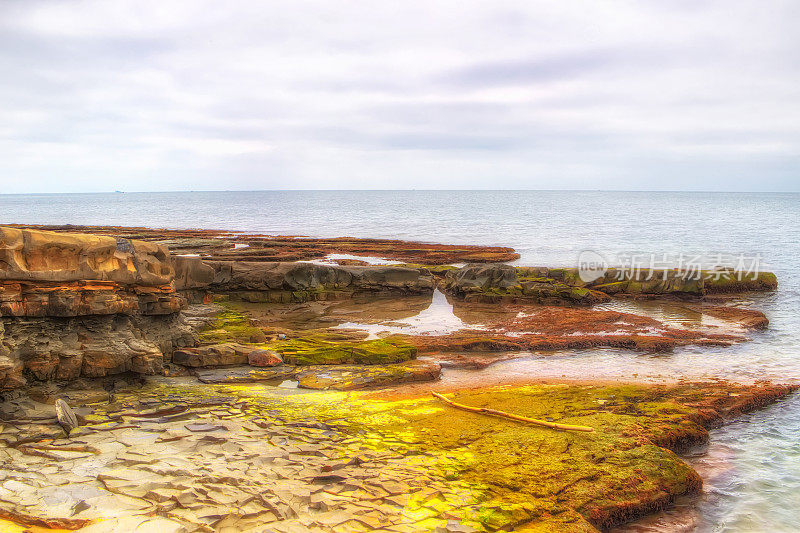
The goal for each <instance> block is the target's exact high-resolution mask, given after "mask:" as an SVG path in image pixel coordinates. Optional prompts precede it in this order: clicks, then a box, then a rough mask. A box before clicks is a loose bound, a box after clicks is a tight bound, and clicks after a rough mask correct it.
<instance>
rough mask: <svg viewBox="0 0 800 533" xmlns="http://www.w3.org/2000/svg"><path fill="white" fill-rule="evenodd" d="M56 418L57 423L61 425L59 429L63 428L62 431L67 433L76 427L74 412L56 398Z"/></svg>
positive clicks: (65, 403)
mask: <svg viewBox="0 0 800 533" xmlns="http://www.w3.org/2000/svg"><path fill="white" fill-rule="evenodd" d="M55 407H56V418H57V419H58V423H59V424H61V427H62V428H64V431H66V432H67V435H69V432H70V431H72V430H73V429H75V428H76V427H78V418H77V417H76V416H75V412H74V411H73V410H72V408H71V407H70V406H69V404H67V402H65V401H64V400H62V399H61V398H58V399H57V400H56V405H55Z"/></svg>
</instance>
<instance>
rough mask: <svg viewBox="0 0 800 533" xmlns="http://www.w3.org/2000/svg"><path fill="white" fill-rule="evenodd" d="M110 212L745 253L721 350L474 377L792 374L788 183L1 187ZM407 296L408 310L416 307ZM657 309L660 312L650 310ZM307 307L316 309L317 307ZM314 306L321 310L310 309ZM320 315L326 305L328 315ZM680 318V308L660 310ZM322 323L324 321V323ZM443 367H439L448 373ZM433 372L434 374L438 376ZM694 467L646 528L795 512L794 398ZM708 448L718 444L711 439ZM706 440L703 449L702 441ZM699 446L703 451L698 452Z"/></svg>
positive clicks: (54, 211)
mask: <svg viewBox="0 0 800 533" xmlns="http://www.w3.org/2000/svg"><path fill="white" fill-rule="evenodd" d="M11 222H19V223H41V224H66V223H72V224H103V225H109V224H116V225H139V226H150V227H153V226H159V227H172V228H186V227H195V228H198V227H199V228H217V229H240V230H249V231H255V232H262V233H271V234H306V235H314V236H328V237H333V236H354V237H382V238H399V239H411V240H414V239H416V240H423V241H430V242H443V243H474V244H486V245H503V246H512V247H514V248H516V249H517V251H518V252H519V253H520V254H521V255H522V258H521V259H520V261H519V263H521V264H526V265H562V266H575V264H576V261H577V257H578V255H579V253H580V252H581V251H582V250H587V249H589V250H595V251H597V252H599V253H601V254H603V255H604V256H606V257H612V256H618V257H619V256H624V255H625V254H635V253H643V254H645V255H649V254H657V255H659V256H660V254H663V253H668V254H671V255H670V259H674V258H676V257H679V256H680V254H684V256H694V255H702V256H704V257H705V260H704V262H705V263H706V264H713V263H715V262H718V261H717V260H716V259H715V257H716V254H726V255H729V256H737V255H740V254H743V255H746V256H747V257H749V258H753V257H758V258H759V261H760V262H761V263H762V266H763V267H764V268H766V269H770V270H773V271H774V272H776V274H777V275H778V279H779V283H780V288H779V290H778V291H777V292H776V293H775V294H771V295H762V296H757V297H752V298H748V299H745V300H744V301H742V302H741V303H742V305H746V306H753V307H756V308H758V309H761V310H763V311H764V312H765V313H766V314H767V316H768V317H769V319H770V327H769V328H768V329H767V330H766V331H763V332H753V333H750V334H749V336H750V337H751V338H752V342H748V343H743V344H739V345H735V346H732V347H730V348H682V349H679V350H676V351H675V352H674V353H671V354H659V355H648V354H634V353H630V352H618V351H615V350H593V351H585V352H581V353H577V354H570V355H563V356H536V355H532V357H530V358H528V359H522V360H516V361H508V362H504V363H499V364H497V365H494V366H492V367H489V368H488V369H486V370H485V371H484V372H486V374H481V376H482V379H489V378H492V379H507V378H509V377H513V376H521V377H525V376H531V375H535V376H540V375H551V376H553V377H560V376H561V375H562V374H563V375H564V376H568V375H578V374H580V375H582V376H583V377H584V378H592V377H595V378H599V379H602V378H616V377H627V378H629V379H630V378H642V379H646V380H653V381H658V380H663V379H676V378H681V377H685V378H687V379H693V378H702V377H726V378H730V379H738V380H743V381H752V380H756V379H763V378H772V379H777V380H780V381H797V380H798V379H800V313H798V311H797V310H798V308H800V261H798V258H799V257H800V194H767V193H764V194H754V193H753V194H751V193H638V192H634V193H630V192H629V193H626V192H558V191H507V192H498V191H469V192H456V191H369V192H356V191H318V192H294V191H284V192H256V193H253V192H244V193H243V192H226V193H207V192H204V193H158V194H145V193H136V194H132V193H128V194H96V195H14V196H0V223H11ZM426 306H427V304H426V303H424V302H423V303H422V304H420V307H419V308H418V309H417V310H416V312H415V313H410V314H405V315H404V314H403V313H400V312H399V311H398V312H397V316H398V317H399V318H403V317H408V316H412V315H413V314H416V313H418V312H419V311H421V310H423V309H425V307H426ZM659 312H663V313H665V318H669V317H670V315H671V314H672V313H673V311H669V310H663V311H659ZM318 318H319V317H318ZM322 318H326V317H322ZM328 318H329V317H328ZM672 318H674V319H675V320H683V319H682V318H681V317H680V316H674V317H672ZM329 324H330V323H329ZM456 372H466V371H448V373H447V375H451V376H454V377H455V376H457V375H458V374H457V373H456ZM447 375H446V378H447ZM713 436H714V444H713V445H712V447H711V449H710V451H709V453H708V454H707V455H705V456H701V457H698V458H695V459H693V460H694V461H698V464H700V463H701V462H702V461H704V460H705V461H710V462H713V461H714V460H716V459H715V458H716V457H723V458H724V460H722V459H721V461H723V462H724V464H725V468H724V469H722V471H724V474H722V475H720V476H718V477H707V484H706V491H707V492H706V493H704V495H703V496H702V498H701V499H700V501H699V502H698V506H697V507H696V510H697V513H698V514H696V515H694V517H692V516H691V513H684V514H680V512H677V513H673V515H671V516H666V517H661V518H658V519H656V520H661V519H663V521H661V522H658V523H656V525H653V526H647V525H646V524H642V525H641V527H649V528H650V529H649V530H650V531H663V530H668V529H673V530H677V531H680V530H692V529H696V530H700V531H765V530H771V531H796V530H797V523H800V501H798V498H800V496H799V495H800V444H798V443H800V399H798V397H797V396H796V397H794V398H792V399H790V400H788V401H786V402H783V403H782V404H780V405H777V406H773V407H771V408H768V409H766V410H764V411H762V412H759V413H756V414H753V415H751V416H748V417H746V418H744V419H743V420H742V421H740V422H736V423H734V424H731V425H729V426H726V427H725V428H722V429H720V430H715V432H714V434H713ZM715 446H716V447H718V448H715ZM715 450H716V451H715ZM704 457H705V459H704Z"/></svg>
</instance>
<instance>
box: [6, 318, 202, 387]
mask: <svg viewBox="0 0 800 533" xmlns="http://www.w3.org/2000/svg"><path fill="white" fill-rule="evenodd" d="M0 323H2V324H3V328H2V331H0V337H2V343H3V344H0V346H3V347H2V348H0V351H2V350H7V354H8V355H6V356H5V358H4V357H3V356H2V355H0V388H15V387H19V386H22V385H24V384H25V382H26V380H25V378H28V379H33V380H74V379H77V378H79V377H81V376H83V377H102V376H107V375H112V374H118V373H123V372H139V373H143V374H160V373H162V370H161V364H162V360H163V356H164V354H171V353H172V351H173V350H175V349H176V348H180V347H183V346H188V345H193V344H194V343H195V340H194V336H193V334H192V332H191V330H190V329H189V327H188V326H187V325H186V324H185V322H184V321H183V319H182V318H181V317H180V316H179V315H174V314H173V315H168V316H142V315H110V316H83V317H73V318H58V319H56V318H3V319H2V320H0Z"/></svg>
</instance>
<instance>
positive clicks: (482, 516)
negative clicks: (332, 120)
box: [0, 227, 795, 532]
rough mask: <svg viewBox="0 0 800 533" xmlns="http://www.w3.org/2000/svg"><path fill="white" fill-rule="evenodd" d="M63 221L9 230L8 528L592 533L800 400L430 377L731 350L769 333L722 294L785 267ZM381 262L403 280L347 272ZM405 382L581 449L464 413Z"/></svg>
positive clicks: (1, 241) (694, 484) (2, 249)
mask: <svg viewBox="0 0 800 533" xmlns="http://www.w3.org/2000/svg"><path fill="white" fill-rule="evenodd" d="M50 229H55V230H58V231H44V230H42V229H40V228H30V227H2V228H0V396H2V402H0V426H2V431H0V441H1V442H2V443H3V446H2V447H0V453H2V454H4V455H5V460H4V466H3V467H0V517H2V518H5V519H7V520H9V521H10V522H9V526H8V527H12V526H13V524H17V526H19V527H23V526H35V527H40V528H62V529H82V530H86V531H132V530H137V531H139V530H143V531H144V530H150V531H246V530H253V531H262V530H264V528H265V527H266V528H268V530H270V531H308V530H318V531H373V530H383V531H421V530H430V531H453V532H459V531H495V530H520V531H522V530H525V531H554V530H559V531H560V530H563V531H596V530H598V529H599V530H604V529H607V528H609V527H611V526H613V525H616V524H620V523H624V522H626V521H629V520H632V519H635V518H637V517H639V516H642V515H644V514H647V513H650V512H654V511H656V510H659V509H661V508H663V507H665V506H668V505H670V503H671V502H672V501H673V500H674V499H675V498H676V497H678V496H681V495H685V494H690V493H692V492H696V491H697V490H699V488H700V486H701V484H702V480H701V479H700V478H699V477H698V476H697V474H696V473H695V472H694V471H693V470H692V469H691V468H690V467H689V466H687V465H686V464H685V463H684V462H683V461H682V460H681V459H680V458H679V457H678V456H677V455H675V452H679V451H681V450H682V449H685V448H687V447H689V446H692V445H696V444H699V443H703V442H705V441H706V440H707V439H708V433H707V431H706V428H708V427H711V426H714V425H717V424H720V423H723V422H724V421H725V420H727V419H729V418H730V417H733V416H735V415H736V414H738V413H741V412H744V411H748V410H752V409H755V408H760V407H763V406H765V405H767V404H769V403H771V402H774V401H776V400H778V399H780V398H781V397H783V396H786V395H787V394H790V393H791V392H792V391H793V390H794V388H795V387H794V386H788V385H787V386H784V385H773V384H764V383H761V384H756V385H744V384H733V383H725V382H714V383H695V384H691V385H690V384H677V383H675V384H668V385H662V386H652V385H643V384H627V383H619V384H604V385H599V384H591V383H580V384H577V383H548V384H537V385H533V384H530V385H521V384H515V385H513V386H511V385H509V386H503V387H484V388H474V387H473V388H470V389H468V390H461V389H460V388H459V387H457V386H454V385H453V384H447V383H439V382H438V381H437V380H439V378H440V376H441V375H442V372H443V370H442V369H443V368H444V369H445V370H444V371H445V372H446V371H447V369H448V368H453V367H461V368H470V369H475V371H476V372H479V371H480V369H481V368H484V367H486V366H487V365H490V364H493V363H496V362H498V361H501V360H505V359H508V358H512V357H524V356H526V355H528V354H530V353H531V352H537V353H555V352H558V351H562V350H567V349H569V350H575V349H588V348H594V347H611V348H615V349H619V350H620V353H619V357H620V358H624V357H630V356H633V354H636V353H641V352H668V351H669V350H671V349H673V348H675V347H678V346H687V345H694V346H715V347H719V348H720V349H722V350H724V347H726V346H729V345H732V344H735V343H742V342H747V340H748V339H749V337H750V336H751V335H753V334H754V332H756V331H757V330H758V329H763V328H765V327H767V326H768V320H767V317H766V316H765V315H764V314H763V313H761V312H760V311H758V310H756V309H749V308H744V307H740V306H739V305H738V302H737V301H736V300H733V299H732V297H733V296H734V295H736V294H739V293H742V292H745V291H771V290H775V289H776V287H777V281H776V279H775V276H774V275H773V274H771V273H760V274H757V275H754V276H749V277H743V276H741V275H739V273H736V272H733V271H710V272H705V273H703V275H702V276H700V279H689V277H688V276H686V275H685V273H682V272H680V271H667V272H664V271H652V272H651V271H642V272H637V273H635V274H632V273H625V272H620V271H616V270H613V269H612V270H609V271H608V272H606V274H605V275H604V276H601V277H599V278H597V279H595V280H594V281H592V282H588V283H587V282H584V281H582V280H581V278H580V276H579V275H578V272H577V271H576V270H573V269H555V268H544V267H541V268H534V267H521V266H512V265H507V264H503V262H506V261H513V260H514V259H516V258H518V255H516V254H515V252H514V251H513V250H511V249H508V248H496V247H495V248H492V247H489V248H487V247H474V246H450V245H435V244H421V243H405V242H402V241H382V240H369V239H350V238H343V239H309V238H300V237H273V236H264V235H248V234H243V233H235V232H215V231H205V230H180V231H178V230H150V229H146V228H100V227H58V228H50ZM336 254H347V255H351V256H355V257H364V258H366V259H368V260H369V261H360V260H357V259H350V260H343V259H335V258H333V257H331V256H335V255H336ZM376 258H377V259H378V260H379V261H382V262H392V261H394V262H395V263H397V264H353V263H362V262H364V263H367V262H370V261H371V262H375V259H376ZM336 261H338V262H340V263H346V264H337V263H336ZM399 262H402V263H399ZM460 263H466V264H463V265H462V264H460ZM640 301H647V302H655V303H656V304H657V305H664V306H670V310H671V311H670V313H663V312H662V313H655V314H653V313H649V312H648V309H649V308H648V307H646V306H641V307H636V302H640ZM626 306H627V307H626ZM631 306H633V307H632V310H631V309H629V308H630V307H631ZM634 311H635V312H634ZM668 315H669V316H672V315H676V316H680V317H682V318H681V319H680V320H675V319H671V318H669V316H668ZM665 317H666V318H665ZM626 351H627V352H630V354H626V353H625V352H626ZM412 382H414V383H418V384H419V383H425V382H428V383H429V384H430V388H431V389H436V390H439V391H441V392H444V393H446V394H447V395H448V396H449V397H452V398H455V399H456V400H457V401H459V402H461V403H464V404H469V405H471V406H475V407H484V408H491V409H499V410H502V411H507V412H511V413H515V414H517V415H520V416H527V417H533V418H537V419H543V420H550V421H558V422H560V423H567V424H581V425H585V426H588V427H591V428H592V429H593V431H592V432H591V433H588V434H577V433H572V432H563V431H557V430H553V429H548V428H540V427H536V426H531V425H528V424H523V423H519V422H513V421H509V420H503V419H499V418H495V417H491V416H486V415H484V414H475V413H469V412H464V411H459V410H454V409H453V408H451V407H449V406H448V405H446V404H444V403H442V402H440V401H439V400H436V399H435V398H432V397H430V396H428V395H427V392H425V393H421V392H419V390H420V389H419V387H418V386H417V387H408V386H406V385H404V384H406V383H412ZM58 399H61V400H64V401H66V402H67V404H68V405H70V406H71V407H72V409H73V410H74V411H75V414H76V417H77V421H78V427H77V428H72V427H70V426H69V425H67V426H66V428H65V427H64V424H63V420H61V424H59V420H57V418H56V412H55V410H54V408H53V403H54V402H56V400H58ZM17 526H13V527H17ZM21 530H22V529H20V531H21Z"/></svg>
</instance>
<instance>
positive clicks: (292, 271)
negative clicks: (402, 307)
mask: <svg viewBox="0 0 800 533" xmlns="http://www.w3.org/2000/svg"><path fill="white" fill-rule="evenodd" d="M174 263H175V269H176V272H177V275H176V276H177V277H176V279H175V286H176V288H177V289H179V290H181V291H185V293H186V294H187V296H189V297H190V298H191V299H192V300H194V301H198V300H199V299H201V298H202V296H203V295H204V294H205V293H228V294H231V295H232V296H234V297H239V298H241V299H243V300H247V301H255V302H284V303H286V302H293V301H294V302H301V301H308V300H325V299H334V298H342V297H348V296H352V295H354V294H365V293H370V294H399V295H407V294H425V293H430V292H432V291H433V288H434V285H435V282H434V279H433V276H431V275H430V274H429V273H428V272H425V271H424V270H420V269H414V268H405V267H397V266H338V265H319V264H314V263H264V262H248V261H203V260H201V259H199V258H197V257H175V258H174ZM212 273H213V275H212Z"/></svg>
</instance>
